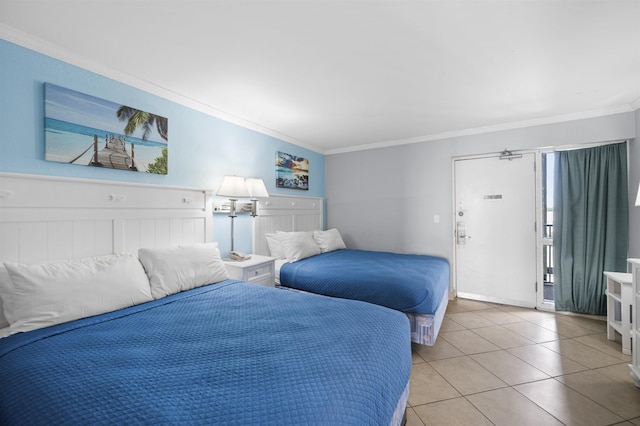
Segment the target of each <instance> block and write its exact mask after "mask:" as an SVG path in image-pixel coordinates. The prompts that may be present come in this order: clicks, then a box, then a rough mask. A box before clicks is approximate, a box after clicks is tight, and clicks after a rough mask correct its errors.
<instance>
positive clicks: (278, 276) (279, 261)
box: [276, 259, 289, 285]
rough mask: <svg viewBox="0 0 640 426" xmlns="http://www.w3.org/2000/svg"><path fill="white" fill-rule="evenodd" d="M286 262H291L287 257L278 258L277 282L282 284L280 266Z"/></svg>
mask: <svg viewBox="0 0 640 426" xmlns="http://www.w3.org/2000/svg"><path fill="white" fill-rule="evenodd" d="M285 263H289V262H288V261H287V259H276V284H277V285H280V268H282V265H284V264H285Z"/></svg>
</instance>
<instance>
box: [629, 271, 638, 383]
mask: <svg viewBox="0 0 640 426" xmlns="http://www.w3.org/2000/svg"><path fill="white" fill-rule="evenodd" d="M627 262H629V263H630V264H631V269H632V271H633V274H632V276H633V284H632V288H631V295H632V299H631V300H632V304H633V312H632V315H633V322H632V325H633V329H632V330H631V337H632V339H631V344H632V348H631V352H632V355H633V357H632V358H631V360H632V363H631V364H629V368H630V369H631V377H633V382H634V384H635V385H636V386H637V387H639V388H640V344H638V340H640V259H627Z"/></svg>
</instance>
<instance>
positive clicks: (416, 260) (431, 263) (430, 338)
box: [280, 249, 449, 345]
mask: <svg viewBox="0 0 640 426" xmlns="http://www.w3.org/2000/svg"><path fill="white" fill-rule="evenodd" d="M280 285H282V286H285V287H289V288H293V289H297V290H302V291H306V292H311V293H317V294H323V295H326V296H332V297H339V298H344V299H353V300H362V301H365V302H369V303H373V304H376V305H381V306H386V307H388V308H391V309H395V310H398V311H401V312H404V313H406V314H408V316H409V318H410V320H411V321H412V340H413V341H415V342H417V343H422V344H428V345H431V344H433V343H434V342H435V338H436V337H437V332H438V329H439V326H440V323H441V321H442V318H443V316H444V311H445V310H446V306H447V301H448V293H449V262H448V261H447V260H446V259H443V258H441V257H435V256H426V255H415V254H399V253H388V252H377V251H366V250H351V249H344V250H335V251H331V252H327V253H322V254H319V255H317V256H313V257H309V258H306V259H303V260H299V261H297V262H293V263H285V264H283V265H282V267H281V268H280ZM416 321H417V322H420V323H421V324H422V325H425V324H426V326H427V328H426V329H424V330H423V331H420V330H418V329H419V328H420V326H419V324H418V323H417V322H416Z"/></svg>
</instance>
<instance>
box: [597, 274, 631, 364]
mask: <svg viewBox="0 0 640 426" xmlns="http://www.w3.org/2000/svg"><path fill="white" fill-rule="evenodd" d="M604 275H605V277H607V338H608V339H609V340H615V339H616V331H617V332H618V333H620V336H622V353H623V354H625V355H631V303H632V302H631V298H632V296H633V294H632V293H633V291H632V289H631V283H632V281H633V278H632V275H631V274H626V273H623V272H606V271H605V273H604ZM616 306H619V310H620V319H619V320H617V319H616V318H615V316H616V315H615V313H616Z"/></svg>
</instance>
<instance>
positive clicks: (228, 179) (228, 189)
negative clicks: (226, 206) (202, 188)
mask: <svg viewBox="0 0 640 426" xmlns="http://www.w3.org/2000/svg"><path fill="white" fill-rule="evenodd" d="M216 195H218V196H221V197H229V198H234V199H237V198H247V197H248V196H249V191H248V190H247V184H246V182H245V179H244V178H243V177H242V176H225V177H224V179H223V180H222V185H220V188H219V189H218V193H217V194H216Z"/></svg>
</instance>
